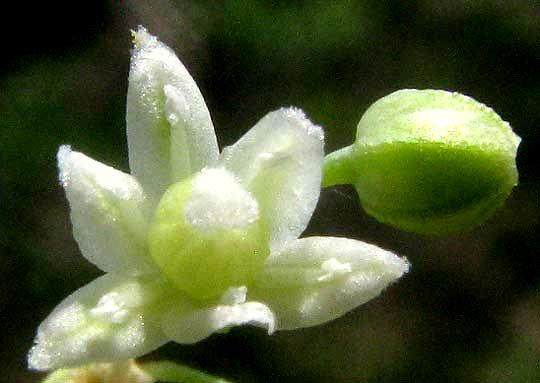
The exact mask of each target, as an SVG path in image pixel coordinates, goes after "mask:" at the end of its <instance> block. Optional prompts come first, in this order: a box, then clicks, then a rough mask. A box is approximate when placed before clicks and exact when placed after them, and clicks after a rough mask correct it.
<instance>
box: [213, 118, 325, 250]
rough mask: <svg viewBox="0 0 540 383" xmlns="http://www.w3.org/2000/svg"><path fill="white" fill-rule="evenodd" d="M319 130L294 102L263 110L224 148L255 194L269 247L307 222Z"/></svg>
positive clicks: (313, 200)
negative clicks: (287, 106)
mask: <svg viewBox="0 0 540 383" xmlns="http://www.w3.org/2000/svg"><path fill="white" fill-rule="evenodd" d="M323 140H324V139H323V131H322V129H321V128H320V127H318V126H316V125H313V124H312V123H311V122H310V121H309V120H308V119H307V118H306V117H305V115H304V113H303V112H302V111H301V110H299V109H295V108H282V109H280V110H277V111H275V112H271V113H269V114H267V115H266V116H265V117H264V118H263V119H262V120H260V121H259V122H258V123H257V124H256V125H255V126H254V127H253V128H252V129H251V130H250V131H249V132H247V133H246V134H245V135H244V136H243V137H242V138H241V139H240V140H239V141H238V142H237V143H236V144H234V145H232V146H229V147H227V148H225V150H224V151H223V153H222V157H221V163H222V164H223V165H224V166H225V167H226V168H227V169H229V170H230V171H232V172H233V173H234V174H235V175H236V176H237V177H239V178H240V180H241V181H242V182H243V183H244V184H245V185H246V187H247V188H248V189H249V190H250V191H251V192H252V193H253V194H254V195H255V196H256V198H257V201H258V202H259V205H260V208H261V211H262V213H263V217H264V218H265V219H266V221H267V222H268V224H269V226H270V234H271V238H270V239H271V240H270V247H271V248H272V249H273V250H276V249H277V248H278V247H279V245H280V244H281V243H282V242H284V241H286V240H290V239H295V238H298V236H299V235H300V234H301V233H302V232H303V231H304V229H305V228H306V226H307V224H308V222H309V219H310V218H311V215H312V214H313V210H314V209H315V206H316V204H317V200H318V198H319V193H320V187H321V166H322V159H323V145H324V142H323Z"/></svg>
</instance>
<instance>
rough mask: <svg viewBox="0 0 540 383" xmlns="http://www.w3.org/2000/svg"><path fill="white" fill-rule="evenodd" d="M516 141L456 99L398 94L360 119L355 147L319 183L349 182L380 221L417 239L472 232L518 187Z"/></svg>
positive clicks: (486, 111)
mask: <svg viewBox="0 0 540 383" xmlns="http://www.w3.org/2000/svg"><path fill="white" fill-rule="evenodd" d="M519 142H520V139H519V137H517V136H516V135H515V134H514V133H513V132H512V129H511V128H510V125H509V124H508V123H506V122H504V121H503V120H502V119H501V118H500V117H499V116H498V115H497V114H496V113H495V112H494V111H493V110H492V109H490V108H488V107H487V106H485V105H483V104H481V103H479V102H477V101H475V100H473V99H472V98H470V97H467V96H464V95H461V94H459V93H450V92H446V91H442V90H401V91H397V92H394V93H392V94H390V95H388V96H386V97H383V98H382V99H380V100H378V101H377V102H375V103H374V104H373V105H372V106H371V107H370V108H369V109H368V110H367V111H366V113H365V114H364V115H363V116H362V119H361V120H360V122H359V124H358V128H357V135H356V141H355V143H354V144H353V145H352V146H350V147H347V148H344V149H342V150H340V151H337V152H334V153H332V154H330V155H329V156H327V158H326V159H325V182H324V183H325V185H326V186H329V185H332V184H336V183H351V184H353V185H354V186H355V188H356V190H357V192H358V196H359V198H360V201H361V203H362V206H363V207H364V209H365V210H366V211H367V212H368V213H369V214H371V215H373V216H374V217H375V218H377V219H378V220H379V221H381V222H384V223H387V224H389V225H391V226H395V227H397V228H399V229H402V230H404V231H409V232H413V233H417V234H422V235H447V234H451V233H459V232H465V231H468V230H471V229H472V228H474V227H476V226H477V225H479V224H481V223H482V222H484V221H485V220H486V219H487V218H488V217H490V216H491V215H492V214H493V213H494V212H495V210H496V209H497V208H498V207H500V206H501V205H502V203H503V202H504V201H505V199H506V198H507V197H508V195H509V194H510V191H511V190H512V188H513V187H514V186H515V185H516V184H517V181H518V173H517V169H516V163H515V157H516V152H517V147H518V145H519Z"/></svg>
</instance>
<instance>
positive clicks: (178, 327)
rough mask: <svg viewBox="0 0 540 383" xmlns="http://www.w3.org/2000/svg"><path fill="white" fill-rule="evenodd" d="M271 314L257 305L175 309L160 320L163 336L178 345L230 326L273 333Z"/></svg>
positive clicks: (172, 308)
mask: <svg viewBox="0 0 540 383" xmlns="http://www.w3.org/2000/svg"><path fill="white" fill-rule="evenodd" d="M274 323H275V319H274V314H273V313H272V311H270V309H269V308H268V307H267V306H266V305H264V304H262V303H259V302H246V303H241V304H234V305H227V304H218V305H217V306H212V307H208V308H202V309H201V308H196V307H194V306H180V305H175V306H174V307H171V309H170V310H169V311H168V312H167V313H166V314H165V315H164V316H163V327H162V328H163V332H164V333H165V334H167V336H168V337H169V338H171V339H172V340H174V341H175V342H178V343H183V344H191V343H196V342H198V341H200V340H203V339H204V338H207V337H208V336H210V335H212V334H213V333H215V332H223V331H227V330H228V329H229V328H231V327H234V326H241V325H245V324H250V325H254V326H259V327H265V328H267V329H268V333H269V334H271V333H273V332H274Z"/></svg>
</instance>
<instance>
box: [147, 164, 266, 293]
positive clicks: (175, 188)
mask: <svg viewBox="0 0 540 383" xmlns="http://www.w3.org/2000/svg"><path fill="white" fill-rule="evenodd" d="M149 246H150V254H151V256H152V258H153V259H154V261H155V262H156V263H157V264H158V266H159V267H160V268H161V269H162V271H163V273H164V274H165V275H166V276H167V277H168V278H169V279H170V280H171V282H172V283H174V284H175V285H176V287H178V288H179V289H180V290H182V291H184V292H186V293H188V294H189V295H190V296H192V297H193V298H196V299H213V298H217V297H219V296H220V295H221V294H223V293H224V292H225V291H226V290H227V288H229V287H233V286H243V285H246V284H247V283H248V282H249V281H250V279H251V278H252V277H253V275H255V273H256V272H257V271H258V270H259V269H260V268H261V267H262V266H263V263H264V261H265V259H266V258H267V256H268V255H269V248H268V238H267V235H266V230H264V225H263V223H262V220H261V219H260V216H259V208H258V204H257V201H256V200H255V199H254V198H253V196H252V195H251V194H250V193H249V192H247V191H246V190H244V189H243V187H242V186H241V185H240V184H239V183H237V181H236V180H235V178H234V177H233V176H232V175H231V174H230V173H229V172H227V171H226V170H224V169H203V170H202V171H201V172H199V173H197V174H196V175H195V176H193V177H191V178H189V179H187V180H184V181H181V182H178V183H176V184H174V185H172V186H171V187H170V188H169V189H168V190H167V191H166V192H165V194H164V195H163V198H162V199H161V201H160V202H159V205H158V207H157V210H156V215H155V217H154V221H153V223H152V225H151V227H150V233H149Z"/></svg>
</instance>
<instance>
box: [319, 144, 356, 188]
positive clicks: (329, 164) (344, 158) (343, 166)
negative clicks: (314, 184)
mask: <svg viewBox="0 0 540 383" xmlns="http://www.w3.org/2000/svg"><path fill="white" fill-rule="evenodd" d="M354 157H355V156H354V144H353V145H350V146H346V147H344V148H341V149H339V150H336V151H335V152H332V153H330V154H328V155H327V156H326V157H324V162H323V182H322V186H323V187H328V186H332V185H342V184H354V181H355V180H356V171H355V166H354Z"/></svg>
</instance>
